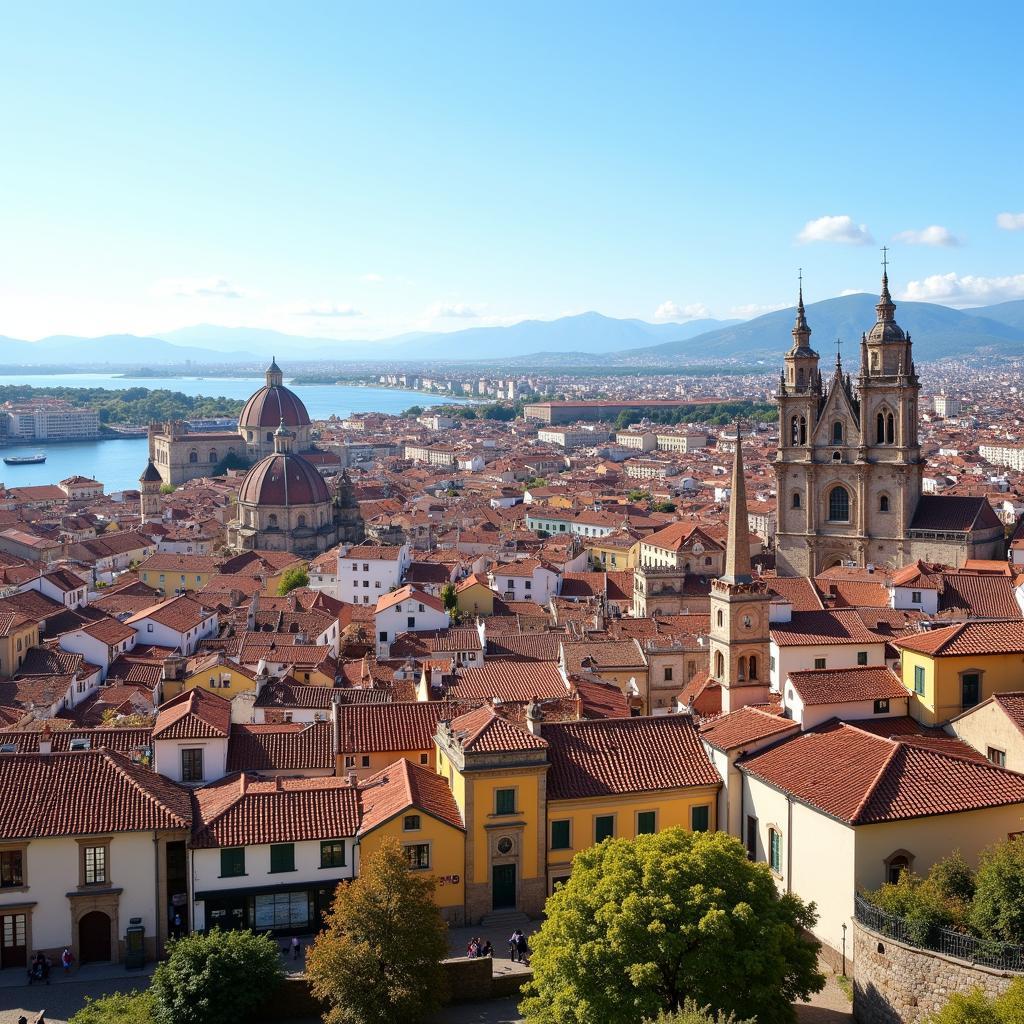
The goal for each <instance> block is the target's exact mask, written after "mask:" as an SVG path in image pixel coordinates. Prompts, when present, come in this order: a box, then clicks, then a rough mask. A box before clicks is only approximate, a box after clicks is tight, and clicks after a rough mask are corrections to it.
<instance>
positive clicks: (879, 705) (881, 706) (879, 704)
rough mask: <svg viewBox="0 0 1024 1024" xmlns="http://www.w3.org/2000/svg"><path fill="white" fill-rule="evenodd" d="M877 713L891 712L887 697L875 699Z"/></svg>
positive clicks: (885, 713)
mask: <svg viewBox="0 0 1024 1024" xmlns="http://www.w3.org/2000/svg"><path fill="white" fill-rule="evenodd" d="M875 714H876V715H887V714H889V701H888V700H887V699H885V698H883V699H882V700H876V701H875Z"/></svg>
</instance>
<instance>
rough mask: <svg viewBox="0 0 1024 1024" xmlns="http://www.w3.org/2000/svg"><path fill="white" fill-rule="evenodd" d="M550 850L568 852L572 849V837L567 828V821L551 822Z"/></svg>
mask: <svg viewBox="0 0 1024 1024" xmlns="http://www.w3.org/2000/svg"><path fill="white" fill-rule="evenodd" d="M551 849H552V850H570V849H572V836H571V831H570V828H569V820H568V819H566V820H565V821H553V822H551Z"/></svg>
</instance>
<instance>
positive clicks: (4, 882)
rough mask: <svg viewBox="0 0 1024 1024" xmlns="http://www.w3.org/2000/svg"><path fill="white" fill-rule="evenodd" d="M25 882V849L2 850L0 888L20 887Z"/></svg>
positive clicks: (0, 856) (0, 857)
mask: <svg viewBox="0 0 1024 1024" xmlns="http://www.w3.org/2000/svg"><path fill="white" fill-rule="evenodd" d="M24 884H25V851H24V850H3V851H0V889H18V888H20V887H21V886H23V885H24Z"/></svg>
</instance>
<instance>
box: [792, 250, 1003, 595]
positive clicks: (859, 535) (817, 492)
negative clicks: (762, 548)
mask: <svg viewBox="0 0 1024 1024" xmlns="http://www.w3.org/2000/svg"><path fill="white" fill-rule="evenodd" d="M875 310H876V312H877V318H876V320H875V324H874V326H873V327H872V328H871V329H870V330H869V331H868V332H867V333H866V334H863V335H862V336H861V342H860V366H859V369H858V372H857V377H856V380H854V379H852V378H851V376H850V374H849V373H847V372H844V370H843V364H842V360H841V358H840V356H839V355H838V353H837V355H836V364H835V368H834V369H833V371H832V374H831V377H830V378H829V379H828V381H826V380H825V379H824V378H823V376H822V373H821V370H820V368H819V356H818V353H817V352H815V351H814V349H813V348H811V328H810V326H809V325H808V323H807V316H806V312H805V310H804V297H803V283H802V282H801V287H800V298H799V302H798V304H797V310H796V323H795V324H794V326H793V332H792V333H793V345H792V347H791V348H790V350H789V351H788V352H787V353H786V356H785V366H784V368H783V371H782V376H781V379H780V381H779V390H778V395H777V400H778V405H779V449H778V453H777V455H776V458H775V475H776V484H777V486H776V493H777V497H778V511H777V518H778V526H777V533H776V538H775V542H776V566H777V569H778V572H779V575H783V576H814V575H816V574H817V573H819V572H821V571H823V570H824V569H828V568H830V567H831V566H834V565H842V564H853V565H857V566H868V565H877V566H884V567H888V568H895V567H899V566H901V565H906V564H907V563H908V562H912V561H915V560H917V559H920V560H922V561H926V562H942V563H943V564H946V565H953V566H962V565H963V564H964V562H965V561H966V560H967V559H971V558H983V559H986V558H1001V557H1002V556H1003V529H1002V524H1001V523H1000V522H999V520H998V519H997V518H996V515H995V513H994V512H993V511H992V508H991V506H990V505H989V503H988V501H987V500H986V499H985V498H984V497H978V498H975V497H960V496H955V497H954V496H950V497H944V496H938V495H930V494H924V493H923V492H922V477H923V473H924V465H925V460H924V458H923V456H922V454H921V444H920V441H919V439H918V411H919V397H920V390H921V387H920V382H919V380H918V377H917V372H916V369H915V367H914V356H913V347H912V342H911V338H910V335H909V334H907V333H906V332H905V331H904V330H903V328H901V327H900V326H899V324H897V323H896V304H895V303H894V302H893V301H892V296H891V295H890V294H889V276H888V269H887V268H886V269H884V270H883V273H882V293H881V296H880V298H879V300H878V304H877V305H876V306H875Z"/></svg>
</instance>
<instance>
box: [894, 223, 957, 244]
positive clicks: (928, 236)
mask: <svg viewBox="0 0 1024 1024" xmlns="http://www.w3.org/2000/svg"><path fill="white" fill-rule="evenodd" d="M893 238H894V239H895V241H897V242H903V243H904V244H906V245H938V246H952V245H959V244H960V239H959V238H957V237H956V235H954V234H953V232H952V231H950V230H949V228H944V227H942V226H941V225H940V224H931V225H929V226H928V227H926V228H921V230H920V231H916V230H911V231H900V232H899V233H897V234H896V235H894V236H893Z"/></svg>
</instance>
